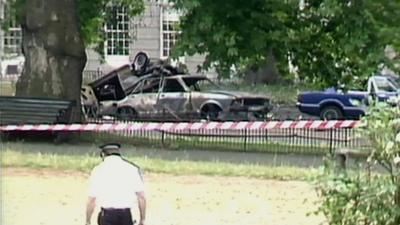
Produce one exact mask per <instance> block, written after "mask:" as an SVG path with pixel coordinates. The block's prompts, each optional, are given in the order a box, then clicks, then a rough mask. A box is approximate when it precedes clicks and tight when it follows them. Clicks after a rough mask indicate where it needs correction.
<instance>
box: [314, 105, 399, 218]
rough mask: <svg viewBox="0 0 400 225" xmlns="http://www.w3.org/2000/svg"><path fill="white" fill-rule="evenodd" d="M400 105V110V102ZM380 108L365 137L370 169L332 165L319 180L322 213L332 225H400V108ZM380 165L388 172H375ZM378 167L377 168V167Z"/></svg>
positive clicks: (367, 123)
mask: <svg viewBox="0 0 400 225" xmlns="http://www.w3.org/2000/svg"><path fill="white" fill-rule="evenodd" d="M397 101H398V106H399V107H400V99H398V100H397ZM399 107H388V106H386V105H381V104H380V105H377V106H375V107H373V108H372V110H371V112H370V114H369V116H368V117H365V118H364V119H363V120H364V125H363V127H362V129H361V134H362V135H363V136H364V137H365V138H366V139H367V140H369V141H370V144H371V145H372V151H370V153H369V157H368V159H367V162H368V165H369V166H367V170H365V171H363V170H361V168H359V170H357V171H355V172H354V171H353V172H344V171H340V172H339V173H338V172H337V170H336V169H334V168H333V167H332V164H330V163H328V164H327V166H326V167H325V168H324V171H323V173H321V176H320V177H319V179H318V185H317V191H318V193H319V196H320V197H321V201H320V203H321V204H320V207H319V210H318V212H319V213H323V214H324V215H325V216H326V218H327V221H328V224H330V225H343V224H349V225H350V224H363V225H397V224H400V120H399V118H400V108H399ZM372 165H379V166H380V168H383V169H384V171H383V172H386V173H383V172H382V171H381V173H379V174H377V173H371V171H370V168H371V166H372ZM375 168H376V167H375Z"/></svg>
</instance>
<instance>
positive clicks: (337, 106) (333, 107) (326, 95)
mask: <svg viewBox="0 0 400 225" xmlns="http://www.w3.org/2000/svg"><path fill="white" fill-rule="evenodd" d="M396 79H397V78H396V77H390V76H373V77H370V78H369V80H368V85H367V87H366V90H365V91H344V90H343V89H341V88H329V89H327V90H325V91H323V92H304V93H301V94H299V95H298V100H297V107H298V109H299V110H300V111H301V112H302V113H306V114H309V115H314V116H319V117H320V118H321V119H323V120H340V119H359V118H360V117H362V116H364V115H365V114H366V111H367V108H368V106H369V105H370V104H371V101H374V100H378V101H390V100H391V99H393V98H395V97H396V96H398V95H399V93H400V85H399V83H397V81H396Z"/></svg>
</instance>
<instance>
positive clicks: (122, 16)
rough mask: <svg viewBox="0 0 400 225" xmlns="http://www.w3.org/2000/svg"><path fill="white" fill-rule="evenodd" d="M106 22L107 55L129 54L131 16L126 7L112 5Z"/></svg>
mask: <svg viewBox="0 0 400 225" xmlns="http://www.w3.org/2000/svg"><path fill="white" fill-rule="evenodd" d="M107 13H109V18H110V19H109V20H107V23H106V28H105V29H106V30H105V33H106V46H105V47H106V55H129V17H128V13H127V11H126V8H125V7H122V6H118V5H114V6H110V7H109V9H108V11H107Z"/></svg>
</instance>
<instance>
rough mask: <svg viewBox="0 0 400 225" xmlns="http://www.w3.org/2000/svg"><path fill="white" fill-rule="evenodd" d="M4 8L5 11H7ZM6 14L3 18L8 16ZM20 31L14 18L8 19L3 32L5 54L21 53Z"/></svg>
mask: <svg viewBox="0 0 400 225" xmlns="http://www.w3.org/2000/svg"><path fill="white" fill-rule="evenodd" d="M7 11H8V10H6V11H5V12H7ZM9 16H10V15H8V14H6V15H5V18H10V17H9ZM21 43H22V31H21V27H20V26H19V24H18V23H17V22H16V20H15V19H11V20H9V22H8V24H7V30H6V31H5V32H4V37H3V47H4V53H5V54H6V55H21V53H22V46H21Z"/></svg>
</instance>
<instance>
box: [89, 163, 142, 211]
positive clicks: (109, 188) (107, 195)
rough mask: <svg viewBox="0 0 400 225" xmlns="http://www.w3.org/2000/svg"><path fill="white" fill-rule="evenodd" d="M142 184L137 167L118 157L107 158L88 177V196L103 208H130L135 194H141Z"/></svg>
mask: <svg viewBox="0 0 400 225" xmlns="http://www.w3.org/2000/svg"><path fill="white" fill-rule="evenodd" d="M143 191H144V184H143V179H142V176H141V174H140V170H139V168H138V167H136V166H134V165H132V164H130V163H129V162H126V161H125V160H123V159H122V158H121V157H120V156H113V155H112V156H107V157H105V159H104V161H103V162H102V163H101V164H99V165H98V166H96V167H95V168H94V169H93V170H92V173H91V175H90V186H89V196H90V197H94V198H96V204H97V205H98V206H99V207H103V208H132V206H133V203H134V200H135V193H136V192H143Z"/></svg>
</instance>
